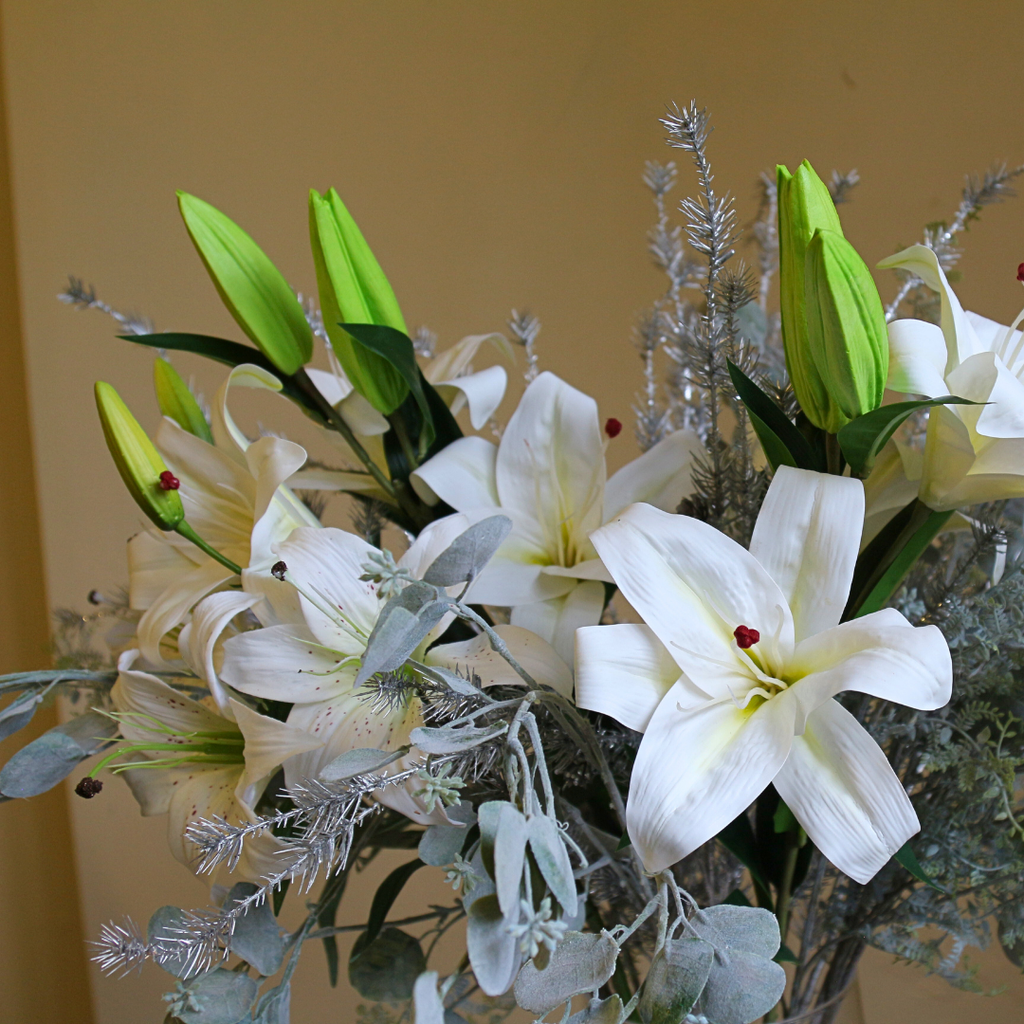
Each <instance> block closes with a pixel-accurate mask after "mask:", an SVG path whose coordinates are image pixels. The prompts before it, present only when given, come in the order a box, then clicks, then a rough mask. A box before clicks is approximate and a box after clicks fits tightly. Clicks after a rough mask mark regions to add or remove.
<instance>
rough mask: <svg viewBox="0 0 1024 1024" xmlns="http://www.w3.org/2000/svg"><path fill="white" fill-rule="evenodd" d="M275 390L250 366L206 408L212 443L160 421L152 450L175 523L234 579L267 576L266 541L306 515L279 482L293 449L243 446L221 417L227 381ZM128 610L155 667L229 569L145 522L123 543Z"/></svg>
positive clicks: (269, 442)
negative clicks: (176, 512) (173, 504)
mask: <svg viewBox="0 0 1024 1024" xmlns="http://www.w3.org/2000/svg"><path fill="white" fill-rule="evenodd" d="M233 384H234V385H240V386H243V387H265V388H270V389H271V390H279V389H280V383H279V382H278V381H277V379H276V378H275V377H273V376H272V375H271V374H269V373H267V372H266V371H265V370H262V369H260V368H259V367H257V366H238V367H236V368H235V369H234V370H232V371H231V373H230V374H229V375H228V379H227V380H226V381H225V383H224V385H223V386H222V387H221V389H220V392H219V394H218V396H217V401H216V402H215V404H214V407H213V417H212V419H213V423H212V428H213V435H214V441H215V444H213V445H211V444H208V443H207V442H206V441H203V440H201V439H200V438H198V437H195V436H194V435H193V434H190V433H188V432H187V431H185V430H182V428H181V427H179V426H178V424H177V423H175V422H174V421H173V420H171V419H168V418H167V417H164V419H163V420H162V421H161V423H160V426H159V427H158V428H157V431H156V435H155V437H154V439H153V440H154V444H155V445H156V447H157V449H158V450H159V451H160V454H161V455H162V456H163V458H164V460H165V461H166V463H167V465H168V466H169V467H170V469H171V471H172V472H173V473H174V475H175V476H176V477H177V478H178V480H179V481H180V484H181V486H180V490H179V493H180V494H181V500H182V504H183V505H184V507H185V517H186V519H187V520H188V522H189V523H190V524H191V525H192V527H193V528H194V529H195V530H196V532H197V533H198V534H199V536H200V537H202V538H203V540H205V541H206V542H207V543H208V544H210V545H211V546H212V547H213V548H215V549H216V550H218V551H220V552H221V554H223V555H225V556H226V557H227V558H229V559H231V561H233V562H234V563H235V564H236V565H239V566H241V567H242V569H243V570H244V571H243V576H244V575H249V574H256V575H259V574H262V575H264V576H265V575H267V574H268V573H269V569H270V566H271V565H272V564H273V558H272V557H271V545H273V544H274V543H275V542H276V541H279V540H283V539H284V538H285V537H287V536H288V534H289V533H291V532H292V530H294V529H295V528H296V527H297V526H315V525H318V521H317V519H316V517H315V516H314V515H313V514H312V512H310V511H309V510H308V509H307V508H306V507H305V505H303V504H302V502H301V501H299V499H298V498H296V497H295V495H294V494H293V493H292V492H291V491H290V490H289V489H288V488H287V487H285V486H284V482H285V481H286V480H287V479H288V478H289V477H290V476H292V474H293V473H295V471H296V470H297V469H299V467H300V466H301V465H302V464H303V463H304V462H305V461H306V452H305V450H304V449H302V448H301V447H300V446H299V445H297V444H293V443H292V442H291V441H285V440H283V439H281V438H278V437H262V438H260V439H259V440H258V441H256V442H255V443H252V444H250V443H249V441H248V439H247V438H246V437H245V436H244V435H243V434H242V432H241V431H240V430H239V429H238V428H237V427H236V426H235V424H234V421H233V420H232V419H231V417H230V415H229V413H228V411H227V395H228V390H229V388H230V387H231V386H232V385H233ZM128 567H129V581H130V584H129V592H130V600H131V606H132V608H135V609H139V610H144V614H143V616H142V618H141V620H140V621H139V627H138V641H139V647H140V649H141V651H142V654H143V656H144V657H145V658H146V660H147V661H149V662H150V663H151V664H154V665H160V664H163V663H164V660H163V657H162V655H161V652H160V644H161V641H162V640H163V638H164V636H165V635H166V634H167V632H168V631H170V630H172V629H174V628H175V627H176V626H178V625H180V624H182V623H183V622H184V621H185V620H186V618H187V617H188V613H189V610H190V609H191V608H192V607H193V606H194V605H195V604H196V602H197V601H199V600H201V599H202V598H203V597H205V596H206V595H207V594H209V593H210V592H211V591H213V590H215V589H216V588H217V587H219V586H221V585H222V584H224V583H226V582H227V581H229V580H230V579H232V577H233V575H234V574H233V573H232V572H231V570H230V569H227V568H225V567H224V566H223V565H221V563H220V562H218V561H217V560H216V559H213V558H211V557H210V556H209V555H207V554H206V553H205V552H203V551H200V550H199V548H197V547H196V546H195V545H194V544H192V543H191V542H190V541H188V540H186V539H185V538H184V537H181V536H180V535H179V534H177V533H164V532H162V531H160V530H157V529H156V528H155V527H153V526H149V525H147V526H146V527H145V529H143V531H142V532H141V533H138V534H136V535H135V536H134V537H132V539H131V540H130V541H129V542H128Z"/></svg>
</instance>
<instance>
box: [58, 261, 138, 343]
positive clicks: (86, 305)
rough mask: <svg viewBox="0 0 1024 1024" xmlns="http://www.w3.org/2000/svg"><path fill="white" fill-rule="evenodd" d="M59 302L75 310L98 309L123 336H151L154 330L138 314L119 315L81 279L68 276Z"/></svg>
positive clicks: (59, 296) (59, 295)
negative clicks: (66, 284)
mask: <svg viewBox="0 0 1024 1024" xmlns="http://www.w3.org/2000/svg"><path fill="white" fill-rule="evenodd" d="M57 298H58V299H60V301H61V302H63V303H65V304H66V305H68V306H74V307H75V308H76V309H81V310H86V309H98V310H99V311H100V312H101V313H106V314H107V316H109V317H113V319H114V320H115V321H117V323H118V324H119V325H120V326H121V329H122V330H123V331H124V332H125V334H152V333H153V331H154V330H155V328H154V326H153V321H152V320H150V319H149V317H147V316H141V315H139V314H138V313H120V312H118V311H117V310H116V309H114V307H113V306H110V305H108V304H107V303H106V302H104V301H103V300H102V299H99V298H97V297H96V289H95V288H93V286H92V285H91V284H90V285H87V284H86V283H85V282H84V281H83V280H82V279H81V278H79V277H73V276H70V275H69V276H68V286H67V288H65V289H64V291H62V292H60V293H59V294H58V295H57Z"/></svg>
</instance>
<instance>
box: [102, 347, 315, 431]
mask: <svg viewBox="0 0 1024 1024" xmlns="http://www.w3.org/2000/svg"><path fill="white" fill-rule="evenodd" d="M118 337H119V338H121V339H122V341H131V342H134V343H135V344H136V345H145V346H147V347H148V348H164V349H172V350H174V351H176V352H192V353H194V354H195V355H197V356H203V357H204V358H206V359H212V360H213V361H214V362H217V363H223V364H224V365H225V366H241V365H242V364H243V363H251V364H252V365H253V366H258V367H260V369H262V370H266V371H267V372H268V373H272V374H274V376H275V377H277V379H278V380H279V381H280V382H281V393H282V394H285V395H287V396H288V397H289V398H290V399H291V400H292V401H293V402H295V404H296V405H298V406H300V407H301V408H302V411H303V412H304V413H305V414H306V415H307V416H309V417H310V418H311V419H314V420H316V421H317V422H318V423H321V424H322V423H324V422H326V421H325V419H324V416H323V412H322V410H321V409H320V407H319V406H317V404H316V403H315V402H314V401H312V399H311V398H310V396H309V394H308V393H307V392H305V391H304V390H303V389H302V388H300V387H299V386H298V383H297V382H296V379H295V378H294V377H290V376H288V375H287V374H282V373H281V371H280V370H279V369H277V367H276V366H274V364H273V363H272V362H271V361H270V360H269V359H268V358H267V357H266V356H265V355H264V354H263V353H262V352H260V350H259V349H256V348H251V347H250V346H249V345H242V344H240V343H239V342H237V341H228V339H227V338H214V337H211V336H210V335H208V334H184V333H181V332H170V331H169V332H168V333H166V334H119V335H118ZM302 376H304V374H300V375H299V377H300V379H301V377H302Z"/></svg>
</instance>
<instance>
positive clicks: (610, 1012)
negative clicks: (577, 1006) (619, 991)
mask: <svg viewBox="0 0 1024 1024" xmlns="http://www.w3.org/2000/svg"><path fill="white" fill-rule="evenodd" d="M620 1020H622V1000H621V999H620V998H619V997H618V996H611V997H609V998H608V999H591V1000H590V1003H589V1004H588V1005H587V1006H586V1007H585V1008H584V1009H582V1010H580V1012H579V1013H574V1014H573V1015H572V1016H571V1017H570V1018H569V1024H619V1021H620Z"/></svg>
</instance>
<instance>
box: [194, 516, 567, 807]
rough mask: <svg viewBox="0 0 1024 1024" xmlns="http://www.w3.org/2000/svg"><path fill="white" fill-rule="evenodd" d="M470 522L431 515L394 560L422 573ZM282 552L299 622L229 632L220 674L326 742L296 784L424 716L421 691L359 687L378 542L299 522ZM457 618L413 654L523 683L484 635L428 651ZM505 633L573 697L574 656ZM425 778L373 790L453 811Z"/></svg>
mask: <svg viewBox="0 0 1024 1024" xmlns="http://www.w3.org/2000/svg"><path fill="white" fill-rule="evenodd" d="M469 525H470V520H469V519H468V518H467V517H466V516H462V515H455V516H448V517H447V518H445V519H441V520H438V521H436V522H434V523H431V524H430V526H428V527H426V529H424V530H423V531H422V532H421V533H420V535H419V537H418V538H417V539H416V541H415V542H414V543H413V544H412V546H411V547H410V548H409V550H408V551H407V552H406V553H405V554H404V555H403V556H402V557H401V558H400V559H399V560H398V563H397V565H398V568H399V569H405V570H407V572H408V574H409V576H410V577H412V578H414V579H415V578H419V577H421V576H422V574H423V573H424V572H425V571H426V569H427V567H428V566H429V565H430V564H431V563H432V562H433V561H434V559H435V558H436V557H437V556H438V555H439V554H440V553H441V552H442V551H443V550H444V549H445V548H447V547H448V546H449V545H450V544H451V543H452V541H453V540H455V538H456V537H457V536H458V535H459V534H461V533H462V532H463V531H464V530H465V529H466V528H467V527H468V526H469ZM276 551H277V555H278V556H279V557H280V559H281V560H282V561H283V562H284V563H285V565H286V566H287V570H286V572H287V582H281V583H279V584H278V586H279V587H281V588H287V589H289V590H290V589H292V588H294V590H295V591H297V592H298V594H299V602H300V605H301V614H300V616H299V617H298V618H297V620H296V621H295V622H292V623H282V624H280V625H276V626H270V627H268V628H265V629H256V630H252V631H250V632H246V633H241V634H239V635H237V636H234V637H231V638H229V639H228V640H227V641H226V642H225V643H224V645H223V648H224V653H223V664H222V665H221V667H220V671H219V676H220V681H222V682H220V685H221V686H223V684H224V683H226V684H228V685H230V686H232V687H234V688H235V689H237V690H240V691H242V692H243V693H248V694H251V695H253V696H256V697H266V698H269V699H272V700H279V701H286V702H288V703H291V704H293V705H294V707H293V708H292V711H291V713H290V715H289V716H288V722H289V724H290V725H294V726H297V727H298V728H300V729H303V730H304V731H306V732H307V733H309V735H311V736H314V737H316V738H317V740H318V741H319V742H320V743H322V746H319V747H318V748H317V749H315V750H312V751H310V752H309V753H306V754H303V755H301V756H298V757H295V758H293V759H292V760H290V761H289V762H288V763H287V764H286V765H285V776H286V779H287V781H288V784H289V785H292V784H294V783H296V782H299V781H301V780H303V779H313V778H316V777H317V775H318V773H319V772H320V770H321V769H322V768H323V767H324V766H326V765H327V764H328V763H329V762H330V761H332V760H334V758H336V757H337V756H338V755H339V754H342V753H344V752H345V751H347V750H351V749H353V748H355V747H373V748H376V749H378V750H396V749H397V748H399V747H401V746H405V745H407V744H408V743H409V734H410V733H411V731H412V730H413V729H414V728H416V727H417V726H419V725H422V724H423V719H422V715H421V710H420V702H419V700H418V699H416V698H407V697H406V696H405V695H404V694H402V693H399V694H397V696H396V697H395V699H393V700H392V699H389V698H388V696H387V694H386V693H384V692H382V691H381V690H380V689H376V688H374V687H373V686H372V685H371V684H366V685H364V686H362V687H360V688H358V689H355V688H354V683H355V677H356V675H357V673H358V671H359V667H360V662H361V659H362V655H363V653H364V652H365V650H366V642H367V640H368V638H369V636H370V633H371V632H372V630H373V627H374V625H375V624H376V622H377V617H378V615H379V614H380V611H381V609H382V608H383V607H384V604H385V601H383V600H382V599H381V597H380V596H379V594H378V586H377V585H376V584H374V583H372V582H368V581H365V580H361V579H360V576H362V575H363V574H364V572H365V570H364V566H365V565H366V564H367V563H370V562H371V561H372V559H373V556H375V555H376V556H379V555H380V552H379V551H378V549H377V548H375V547H373V546H372V545H370V544H367V543H366V541H364V540H362V539H361V538H360V537H357V536H355V535H354V534H351V533H346V532H345V531H343V530H337V529H333V528H331V529H321V530H310V529H299V530H296V531H295V532H294V533H293V534H292V535H291V536H290V537H289V538H288V540H287V541H285V542H284V543H281V544H279V545H277V548H276ZM454 589H457V588H453V590H454ZM224 600H225V598H224V596H223V595H219V594H215V595H213V596H212V597H210V598H208V599H207V601H204V602H203V604H202V605H200V606H199V608H198V609H197V611H196V615H197V617H198V616H199V615H201V614H204V613H205V610H206V605H207V604H208V603H210V602H214V601H217V602H223V601H224ZM227 610H228V608H227V607H224V608H223V609H221V608H220V607H218V608H216V609H213V610H212V611H211V613H210V615H209V616H207V618H208V620H209V621H210V622H211V623H214V622H215V621H216V620H217V619H218V616H219V615H223V614H226V612H227ZM450 622H451V616H450V615H448V616H445V617H444V618H443V619H442V620H441V621H440V622H439V623H438V624H437V626H436V627H435V628H434V629H433V630H431V631H430V633H429V634H428V635H427V636H426V638H425V639H424V640H423V642H422V643H421V644H420V646H419V648H418V649H417V650H416V651H415V652H414V653H413V657H414V658H415V659H416V660H418V661H421V662H424V663H426V664H428V665H442V666H445V667H450V668H456V667H458V668H460V669H462V670H463V671H467V670H469V671H472V672H474V673H475V674H476V675H477V676H478V677H479V678H480V680H481V683H482V685H485V686H486V685H493V684H494V683H498V682H500V683H503V684H507V683H509V682H512V681H515V682H521V680H520V679H519V677H518V676H515V675H514V673H512V671H511V669H509V668H508V666H507V665H506V663H505V662H503V661H501V660H500V659H498V658H497V656H496V655H494V653H493V652H492V651H491V650H490V648H489V647H488V646H487V645H486V643H485V642H484V643H481V642H480V640H479V639H475V640H471V641H468V642H465V643H457V644H447V645H444V646H441V647H435V648H434V649H433V650H430V651H427V650H426V649H427V647H428V646H429V645H430V644H431V643H432V642H433V641H434V640H436V638H437V637H438V636H440V634H441V633H442V632H443V631H444V629H445V628H446V627H447V626H448V624H449V623H450ZM215 632H216V626H215V625H214V626H212V628H211V629H210V630H209V631H207V633H206V637H207V639H206V641H205V643H207V644H209V643H210V642H211V641H210V639H209V638H210V636H212V635H213V634H214V633H215ZM499 632H500V634H501V636H502V637H503V639H504V640H505V641H506V643H508V644H509V646H510V647H511V648H512V651H513V654H514V655H515V656H516V657H517V658H519V659H520V661H521V662H522V663H523V664H524V667H526V668H527V670H528V671H530V672H531V674H535V677H536V678H539V679H542V680H543V681H545V682H547V683H549V684H550V685H552V686H554V687H555V688H556V689H559V690H560V692H562V693H564V694H566V695H568V694H570V693H571V692H572V674H571V672H570V670H569V668H568V666H567V665H566V664H565V663H564V661H562V660H561V659H560V658H559V657H558V656H557V655H556V654H555V652H554V651H553V650H551V648H550V647H549V646H548V645H547V644H546V643H545V642H544V641H543V640H542V639H541V638H539V637H536V636H533V635H532V634H530V633H528V632H527V631H526V630H522V629H516V628H515V627H509V626H506V627H499ZM204 649H209V648H208V647H207V648H204ZM213 685H214V684H213V683H212V681H211V687H212V686H213ZM422 756H423V755H421V754H419V753H418V752H417V751H416V750H415V749H414V750H412V751H410V753H409V754H407V755H406V756H405V757H404V758H402V759H401V760H400V761H398V762H396V770H402V769H403V768H404V767H408V766H411V765H412V764H413V763H415V762H416V761H417V760H418V759H419V758H421V757H422ZM422 788H423V783H422V780H418V779H415V778H414V779H411V780H409V782H408V783H407V784H406V785H405V786H404V787H397V786H390V787H386V788H385V789H383V790H381V791H379V792H378V793H377V794H376V796H377V798H378V799H379V800H380V802H381V803H383V804H385V805H386V806H389V807H392V808H394V809H395V810H398V811H400V812H401V813H402V814H405V815H407V816H408V817H410V818H412V819H413V820H414V821H418V822H420V823H423V824H431V823H436V822H442V821H446V820H447V818H446V816H445V814H444V812H443V809H438V810H436V811H435V812H434V813H432V814H428V813H427V812H426V810H425V808H424V807H423V803H422V800H420V799H419V798H417V797H416V796H415V795H414V793H415V791H416V790H419V789H422Z"/></svg>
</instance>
